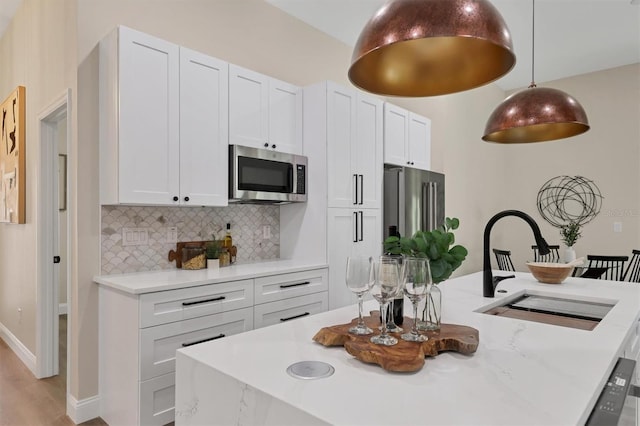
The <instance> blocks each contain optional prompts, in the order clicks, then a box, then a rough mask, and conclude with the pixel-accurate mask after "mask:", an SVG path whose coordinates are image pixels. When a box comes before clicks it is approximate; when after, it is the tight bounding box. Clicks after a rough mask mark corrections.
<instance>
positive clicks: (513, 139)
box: [482, 0, 589, 143]
mask: <svg viewBox="0 0 640 426" xmlns="http://www.w3.org/2000/svg"><path fill="white" fill-rule="evenodd" d="M532 1H533V6H532V15H533V17H532V26H531V27H532V43H531V84H530V85H529V87H528V88H527V89H525V90H522V91H520V92H517V93H514V94H513V95H511V96H509V97H508V98H507V99H505V100H504V101H502V103H501V104H500V105H498V106H497V108H496V109H495V110H494V111H493V113H492V114H491V116H490V117H489V120H488V121H487V125H486V127H485V129H484V136H483V137H482V140H484V141H487V142H498V143H527V142H544V141H550V140H555V139H563V138H568V137H571V136H576V135H579V134H581V133H584V132H586V131H587V130H589V120H588V119H587V114H586V113H585V111H584V109H583V108H582V105H580V103H578V101H577V100H575V99H574V98H573V97H572V96H570V95H568V94H567V93H565V92H563V91H561V90H557V89H551V88H546V87H542V88H539V87H537V86H536V83H535V80H534V76H533V70H534V63H535V62H534V49H535V40H534V37H535V28H534V27H535V7H536V2H535V0H532Z"/></svg>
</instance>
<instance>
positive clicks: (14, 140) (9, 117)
mask: <svg viewBox="0 0 640 426" xmlns="http://www.w3.org/2000/svg"><path fill="white" fill-rule="evenodd" d="M25 92H26V90H25V88H24V86H18V87H17V88H16V89H15V90H14V91H13V92H12V93H11V94H10V95H9V96H8V97H7V98H6V99H5V100H4V101H3V102H2V104H0V114H2V121H1V123H0V124H1V127H0V130H1V133H0V222H2V223H25V193H26V191H25V189H26V187H25V175H26V173H25V172H26V170H25V111H26V106H25V105H26V104H25V100H26V99H25Z"/></svg>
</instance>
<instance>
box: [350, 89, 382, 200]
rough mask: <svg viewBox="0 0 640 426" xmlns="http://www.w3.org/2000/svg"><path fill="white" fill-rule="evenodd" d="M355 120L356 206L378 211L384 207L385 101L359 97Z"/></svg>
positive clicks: (359, 95) (361, 95)
mask: <svg viewBox="0 0 640 426" xmlns="http://www.w3.org/2000/svg"><path fill="white" fill-rule="evenodd" d="M356 117H357V122H356V139H355V143H354V144H353V148H354V149H353V150H354V153H353V158H354V160H355V170H356V171H357V173H356V174H357V175H358V176H357V177H358V179H359V182H358V184H359V188H358V192H359V193H358V196H359V200H358V203H357V205H358V207H359V208H373V209H377V208H380V207H381V206H382V170H383V169H382V166H381V165H382V163H383V159H382V155H383V154H382V139H383V103H382V101H380V100H378V99H375V98H372V97H370V96H366V95H363V94H361V93H358V97H357V112H356Z"/></svg>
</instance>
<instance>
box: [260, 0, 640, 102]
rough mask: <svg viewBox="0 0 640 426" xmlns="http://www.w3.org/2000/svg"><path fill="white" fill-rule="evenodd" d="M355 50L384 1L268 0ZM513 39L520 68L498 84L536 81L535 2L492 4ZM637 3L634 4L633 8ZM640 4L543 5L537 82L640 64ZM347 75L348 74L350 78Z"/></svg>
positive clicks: (562, 1) (603, 0) (577, 0)
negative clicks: (532, 56)
mask: <svg viewBox="0 0 640 426" xmlns="http://www.w3.org/2000/svg"><path fill="white" fill-rule="evenodd" d="M265 1H267V2H268V3H271V4H272V5H274V6H276V7H278V8H280V9H282V10H284V11H285V12H287V13H289V14H291V15H293V16H295V17H297V18H298V19H300V20H302V21H304V22H306V23H307V24H309V25H311V26H313V27H315V28H317V29H319V30H320V31H323V32H325V33H327V34H329V35H331V36H333V37H334V38H336V39H338V40H340V41H342V42H344V43H346V44H347V45H349V46H354V45H355V43H356V40H357V38H358V36H359V34H360V31H361V29H362V28H363V27H364V25H365V24H366V22H367V21H368V20H369V18H370V17H371V16H372V15H373V14H374V13H375V12H376V10H377V9H378V8H379V7H380V6H381V5H382V4H384V3H385V1H384V0H265ZM491 3H492V4H493V5H494V6H495V7H496V8H497V9H498V10H499V11H500V13H501V14H502V17H503V18H504V20H505V22H506V23H507V26H508V27H509V30H510V31H511V37H512V40H513V46H514V50H515V54H516V65H515V67H514V68H513V69H512V70H511V71H510V72H509V73H507V74H506V75H505V76H504V77H502V78H501V79H499V80H497V81H496V84H498V86H500V87H501V88H502V89H504V90H511V89H515V88H521V87H526V86H528V85H529V83H530V82H531V63H532V60H531V49H532V45H531V41H532V34H531V33H532V2H531V0H491ZM632 3H633V4H632ZM639 3H640V1H639V0H537V1H536V5H535V6H536V12H535V13H536V16H535V18H536V19H535V22H536V24H535V25H536V27H535V70H534V74H535V80H536V82H545V81H551V80H556V79H560V78H564V77H571V76H574V75H579V74H585V73H589V72H593V71H599V70H603V69H608V68H614V67H618V66H622V65H628V64H633V63H638V62H640V4H639ZM346 72H347V71H346V70H345V73H346Z"/></svg>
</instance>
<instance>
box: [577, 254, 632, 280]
mask: <svg viewBox="0 0 640 426" xmlns="http://www.w3.org/2000/svg"><path fill="white" fill-rule="evenodd" d="M587 260H588V261H589V268H607V270H606V271H605V272H604V273H603V274H602V275H601V276H600V278H601V279H605V280H613V281H622V279H623V278H624V275H625V269H624V265H625V263H626V262H627V261H628V260H629V256H600V255H592V254H589V255H587Z"/></svg>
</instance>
